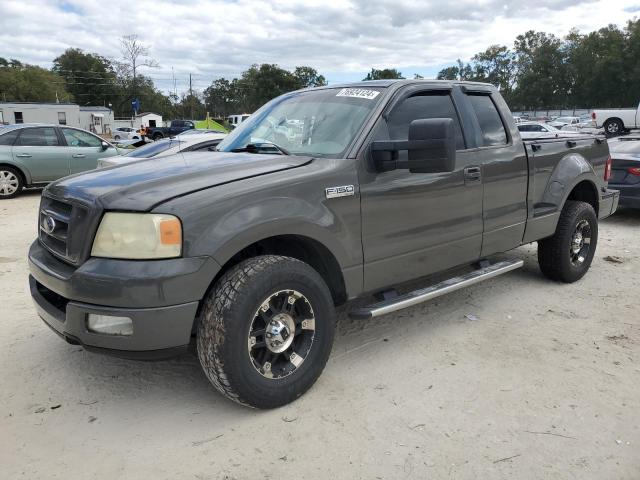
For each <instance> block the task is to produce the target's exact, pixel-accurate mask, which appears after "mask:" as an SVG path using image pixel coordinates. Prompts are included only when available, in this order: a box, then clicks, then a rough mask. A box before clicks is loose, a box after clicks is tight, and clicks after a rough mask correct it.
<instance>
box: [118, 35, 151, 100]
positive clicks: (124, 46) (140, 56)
mask: <svg viewBox="0 0 640 480" xmlns="http://www.w3.org/2000/svg"><path fill="white" fill-rule="evenodd" d="M120 51H121V52H122V60H123V61H122V63H121V76H124V77H127V76H129V75H130V76H131V98H132V99H135V98H136V97H137V96H138V93H139V92H138V90H137V74H138V69H139V68H141V67H148V68H157V67H159V66H160V65H159V64H158V62H157V61H155V60H154V59H152V58H150V57H149V48H148V47H145V46H144V45H142V44H141V43H140V42H139V41H138V35H125V36H123V37H122V38H121V39H120ZM147 109H148V108H147Z"/></svg>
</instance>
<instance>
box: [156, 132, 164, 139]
mask: <svg viewBox="0 0 640 480" xmlns="http://www.w3.org/2000/svg"><path fill="white" fill-rule="evenodd" d="M161 138H164V135H162V134H161V133H156V134H154V135H153V139H154V140H160V139H161Z"/></svg>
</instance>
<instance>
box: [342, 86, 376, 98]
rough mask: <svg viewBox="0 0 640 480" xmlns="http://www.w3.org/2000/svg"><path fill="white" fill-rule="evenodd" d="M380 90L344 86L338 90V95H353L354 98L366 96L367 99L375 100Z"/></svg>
mask: <svg viewBox="0 0 640 480" xmlns="http://www.w3.org/2000/svg"><path fill="white" fill-rule="evenodd" d="M378 95H380V92H377V91H375V90H366V89H364V88H343V89H342V90H340V91H339V92H338V94H337V95H336V97H353V98H366V99H367V100H373V99H374V98H376V97H377V96H378Z"/></svg>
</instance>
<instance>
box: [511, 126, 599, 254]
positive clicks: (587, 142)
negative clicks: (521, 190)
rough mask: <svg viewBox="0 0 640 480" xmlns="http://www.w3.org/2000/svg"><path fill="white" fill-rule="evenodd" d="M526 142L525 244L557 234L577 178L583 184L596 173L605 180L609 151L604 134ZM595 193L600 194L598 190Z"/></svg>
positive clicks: (594, 190) (524, 141)
mask: <svg viewBox="0 0 640 480" xmlns="http://www.w3.org/2000/svg"><path fill="white" fill-rule="evenodd" d="M523 143H524V146H525V151H526V154H527V162H528V168H529V184H528V191H527V208H528V224H527V230H526V232H525V241H533V240H534V239H535V238H536V237H537V238H544V236H548V235H552V234H553V233H554V231H555V225H556V223H557V218H558V216H559V214H560V209H561V207H562V205H563V201H564V199H565V196H566V194H567V193H568V191H567V189H570V188H573V187H574V186H575V182H576V179H578V183H579V179H580V177H586V176H587V175H592V174H595V175H596V176H597V177H598V178H604V171H605V166H606V163H607V159H608V157H609V149H608V147H607V141H606V138H605V137H604V136H603V135H590V134H585V135H571V136H567V137H559V138H541V139H529V140H523ZM569 180H571V181H572V182H573V183H572V184H569V183H568V181H569ZM586 191H587V192H588V190H586ZM593 194H594V195H599V192H598V191H597V189H595V188H593Z"/></svg>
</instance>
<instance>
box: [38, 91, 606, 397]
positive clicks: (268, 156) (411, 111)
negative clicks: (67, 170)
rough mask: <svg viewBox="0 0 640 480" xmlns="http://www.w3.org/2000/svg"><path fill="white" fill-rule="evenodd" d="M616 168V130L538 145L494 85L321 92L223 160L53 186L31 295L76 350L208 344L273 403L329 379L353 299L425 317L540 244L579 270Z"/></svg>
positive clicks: (276, 115)
mask: <svg viewBox="0 0 640 480" xmlns="http://www.w3.org/2000/svg"><path fill="white" fill-rule="evenodd" d="M610 173H611V171H610V159H609V151H608V147H607V143H606V141H605V139H604V137H597V136H589V135H585V136H576V135H572V136H571V137H567V138H554V139H540V140H529V141H526V142H523V141H522V140H521V138H520V134H519V133H518V129H517V128H516V125H515V124H514V121H513V118H512V116H511V113H510V112H509V109H508V107H507V105H506V104H505V102H504V101H503V99H502V97H501V96H500V94H499V93H498V91H497V90H496V89H495V88H493V87H492V86H490V85H485V84H478V83H468V82H455V81H442V82H438V81H414V80H404V81H400V80H388V81H387V80H385V81H371V82H361V83H358V84H353V85H342V86H336V87H333V86H331V87H320V88H313V89H305V90H301V91H296V92H292V93H289V94H285V95H283V96H281V97H278V98H276V99H274V100H272V101H271V102H269V103H268V104H266V105H265V106H263V107H262V108H261V109H260V110H258V111H257V112H256V113H255V114H254V115H252V116H251V118H249V119H248V120H246V121H245V122H243V123H242V124H241V125H240V126H239V127H238V128H237V129H236V130H234V132H233V133H231V134H230V135H229V136H228V137H226V138H225V139H224V140H223V141H222V142H221V143H220V144H219V146H218V147H217V151H215V152H192V153H180V154H177V155H175V156H171V157H165V158H163V159H162V161H154V160H153V159H150V160H144V161H141V162H136V163H133V164H129V165H124V166H120V167H111V168H106V169H103V170H97V171H93V172H90V173H83V174H80V175H76V176H71V177H67V178H64V179H62V180H59V181H57V182H55V183H53V184H51V185H49V186H48V187H47V188H46V189H45V190H44V192H43V194H42V201H41V205H40V211H39V223H38V225H39V235H38V238H37V239H36V241H34V242H33V244H32V245H31V247H30V250H29V264H30V271H31V275H30V278H29V281H30V287H31V294H32V296H33V299H34V301H35V305H36V308H37V311H38V313H39V315H40V316H41V317H42V319H43V320H44V321H45V322H46V323H47V324H48V325H49V326H50V327H51V328H52V329H53V330H54V331H55V332H57V333H58V334H59V335H61V336H62V337H63V338H65V339H66V340H67V341H68V342H70V343H72V344H80V345H83V346H84V347H85V348H86V349H90V350H95V351H100V352H106V353H111V354H115V355H121V356H125V357H133V358H136V357H145V358H152V357H163V356H167V355H171V354H175V353H179V352H182V351H184V350H185V349H187V347H188V346H189V344H190V343H191V342H193V343H192V344H194V345H195V347H196V348H197V354H198V356H199V359H200V362H201V365H202V367H203V369H204V372H205V373H206V375H207V377H208V378H209V379H210V381H211V382H212V383H213V385H214V386H215V387H216V388H217V389H218V390H219V391H220V392H222V393H223V394H224V395H226V396H227V397H228V398H230V399H232V400H234V401H236V402H238V403H241V404H244V405H250V406H253V407H258V408H271V407H276V406H279V405H283V404H286V403H287V402H290V401H292V400H294V399H296V398H297V397H299V396H300V395H301V394H303V393H304V392H305V391H306V390H307V389H308V388H310V387H311V385H312V384H313V383H314V382H315V380H316V379H317V378H318V376H319V375H320V373H321V371H322V370H323V368H324V366H325V363H326V362H327V359H328V358H329V354H330V351H331V346H332V341H333V336H334V322H335V318H334V308H335V306H337V305H341V304H345V303H347V302H349V301H350V300H352V299H355V298H358V297H369V296H371V295H373V296H374V297H375V298H374V300H372V302H373V304H371V305H369V306H366V307H362V306H359V307H358V308H355V307H352V309H351V315H352V316H354V317H357V318H360V319H362V321H366V320H367V319H369V318H372V317H376V316H378V315H384V314H388V313H391V312H394V311H397V310H399V309H401V308H405V307H410V306H412V305H415V304H417V303H419V302H423V301H426V300H428V299H431V298H434V297H436V296H438V295H442V294H445V293H448V292H452V291H454V290H456V289H458V288H461V287H464V286H467V285H471V284H473V283H476V282H478V281H481V280H485V279H488V278H492V277H495V276H496V275H500V274H503V273H506V272H508V271H511V270H513V269H515V268H518V267H520V266H521V265H522V260H518V259H510V258H508V257H507V258H504V256H501V257H500V256H498V258H496V254H501V253H503V252H506V251H508V250H511V249H514V248H516V247H519V246H520V245H523V244H527V243H530V242H536V241H537V242H538V259H539V264H540V269H541V270H542V273H543V274H544V275H546V276H547V277H549V278H550V279H552V280H556V281H560V282H575V281H576V280H578V279H580V278H581V277H582V276H583V275H584V274H585V273H586V272H587V270H588V269H589V266H590V265H591V262H592V260H593V256H594V252H595V249H596V243H597V240H598V219H599V218H604V217H607V216H609V215H611V214H612V213H613V212H614V211H615V209H616V207H617V203H618V193H617V192H615V191H611V190H609V189H608V188H607V179H608V178H609V175H610ZM436 273H438V274H439V275H438V276H439V277H441V278H442V277H443V276H444V278H447V280H444V281H440V282H438V283H433V281H431V282H430V281H429V278H433V276H434V274H436ZM423 277H424V281H425V284H426V285H428V286H426V287H424V288H420V289H418V290H414V291H410V292H408V293H402V292H403V291H404V290H406V285H404V288H403V289H400V288H397V287H398V286H402V285H403V284H405V283H406V282H409V281H412V283H415V280H416V279H420V278H423ZM541 301H544V299H541ZM356 303H358V304H361V303H362V301H361V302H356ZM353 304H354V303H353V302H349V303H347V307H346V308H349V305H353ZM192 339H193V340H192Z"/></svg>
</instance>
